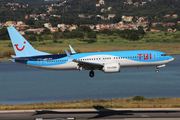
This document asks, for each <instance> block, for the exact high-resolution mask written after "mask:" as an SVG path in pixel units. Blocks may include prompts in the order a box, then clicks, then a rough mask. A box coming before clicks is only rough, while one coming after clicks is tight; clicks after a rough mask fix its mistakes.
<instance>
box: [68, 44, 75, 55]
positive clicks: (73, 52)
mask: <svg viewBox="0 0 180 120" xmlns="http://www.w3.org/2000/svg"><path fill="white" fill-rule="evenodd" d="M69 47H70V49H71V53H72V54H75V53H76V51H75V50H74V49H73V48H72V47H71V45H69Z"/></svg>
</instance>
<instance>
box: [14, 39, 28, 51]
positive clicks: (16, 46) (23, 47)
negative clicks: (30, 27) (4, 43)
mask: <svg viewBox="0 0 180 120" xmlns="http://www.w3.org/2000/svg"><path fill="white" fill-rule="evenodd" d="M24 44H26V41H24ZM14 46H16V49H17V50H18V51H23V50H24V48H25V45H24V46H23V47H22V48H21V49H19V48H18V44H14Z"/></svg>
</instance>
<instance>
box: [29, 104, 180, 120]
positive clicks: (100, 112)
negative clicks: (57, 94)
mask: <svg viewBox="0 0 180 120" xmlns="http://www.w3.org/2000/svg"><path fill="white" fill-rule="evenodd" d="M94 108H95V109H96V110H97V111H77V112H76V111H72V112H58V111H51V110H42V111H36V113H35V114H33V115H32V116H36V115H43V114H67V115H68V114H69V115H70V114H71V115H72V114H82V115H83V114H95V116H94V117H90V118H88V119H93V118H105V117H109V116H114V115H120V116H121V115H122V116H123V115H128V116H130V117H132V116H133V115H134V114H135V113H176V112H179V114H180V111H175V110H174V111H171V110H143V111H142V110H139V111H133V110H112V109H105V108H104V107H103V106H99V105H98V106H94Z"/></svg>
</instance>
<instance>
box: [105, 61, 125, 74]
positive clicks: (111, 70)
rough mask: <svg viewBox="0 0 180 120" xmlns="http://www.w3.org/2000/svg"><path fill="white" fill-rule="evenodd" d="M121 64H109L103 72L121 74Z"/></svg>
mask: <svg viewBox="0 0 180 120" xmlns="http://www.w3.org/2000/svg"><path fill="white" fill-rule="evenodd" d="M120 68H121V66H120V63H109V64H104V67H103V68H102V70H103V71H104V72H105V73H117V72H120Z"/></svg>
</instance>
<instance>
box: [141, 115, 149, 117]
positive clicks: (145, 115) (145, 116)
mask: <svg viewBox="0 0 180 120" xmlns="http://www.w3.org/2000/svg"><path fill="white" fill-rule="evenodd" d="M141 117H149V116H148V115H141Z"/></svg>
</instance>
